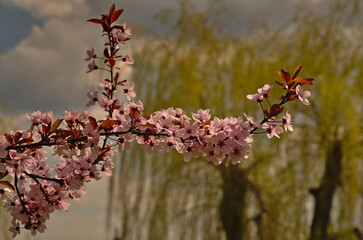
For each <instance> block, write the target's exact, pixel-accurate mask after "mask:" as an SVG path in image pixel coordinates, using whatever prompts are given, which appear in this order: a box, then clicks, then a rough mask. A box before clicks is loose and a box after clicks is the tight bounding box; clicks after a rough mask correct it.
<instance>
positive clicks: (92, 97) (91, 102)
mask: <svg viewBox="0 0 363 240" xmlns="http://www.w3.org/2000/svg"><path fill="white" fill-rule="evenodd" d="M87 97H88V98H89V99H90V100H89V101H88V103H87V104H86V106H87V107H89V106H91V105H94V104H95V103H96V102H97V101H98V91H94V92H93V93H92V92H88V93H87Z"/></svg>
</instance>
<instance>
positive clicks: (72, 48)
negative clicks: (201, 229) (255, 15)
mask: <svg viewBox="0 0 363 240" xmlns="http://www.w3.org/2000/svg"><path fill="white" fill-rule="evenodd" d="M102 45H103V41H102V39H101V38H100V29H99V26H96V25H94V24H90V23H87V22H86V21H85V19H83V18H82V19H73V20H60V19H51V20H48V21H47V22H45V24H44V26H43V27H39V26H33V28H32V30H31V33H30V35H29V36H28V37H27V38H26V39H24V40H23V41H21V42H20V43H19V44H18V45H17V46H16V47H15V48H14V49H12V50H10V51H9V52H7V53H5V54H3V55H1V56H0V78H1V79H2V81H1V87H0V94H1V97H2V99H3V100H4V101H5V102H6V103H7V104H9V105H10V107H12V108H15V110H18V111H19V110H27V111H31V110H36V109H38V108H40V109H41V110H43V111H45V110H48V109H47V108H46V107H48V108H55V109H60V108H70V107H78V106H80V105H82V106H83V105H84V104H85V103H86V102H87V97H86V95H85V92H86V82H87V81H86V78H89V76H87V75H86V73H85V72H86V70H87V62H86V61H84V59H85V57H86V50H87V49H89V48H90V47H91V46H94V47H95V48H96V49H97V46H102ZM81 95H82V96H81ZM81 101H83V102H82V104H81ZM49 110H50V109H49Z"/></svg>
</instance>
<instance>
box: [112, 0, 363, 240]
mask: <svg viewBox="0 0 363 240" xmlns="http://www.w3.org/2000/svg"><path fill="white" fill-rule="evenodd" d="M213 4H214V5H211V8H210V9H209V10H208V14H204V13H200V12H198V11H197V10H196V9H195V8H194V7H193V6H192V4H191V3H190V2H188V1H181V5H180V6H181V7H180V14H179V18H178V19H177V20H176V21H175V25H171V26H172V31H173V33H174V35H172V36H160V35H159V36H154V35H152V34H149V35H148V36H147V37H146V38H145V39H144V40H143V42H137V43H136V44H137V46H138V47H139V46H141V45H142V46H143V47H142V48H135V49H134V50H133V51H132V52H133V53H134V57H135V60H136V61H135V62H136V63H135V65H134V69H133V81H134V82H135V83H136V86H137V87H138V89H136V92H137V93H138V97H139V98H140V99H142V100H143V101H144V102H145V103H147V104H145V112H146V113H147V112H152V111H155V110H158V109H161V108H168V107H181V108H183V109H185V110H186V111H187V112H189V113H190V112H192V111H196V110H197V109H199V108H211V112H212V114H213V115H214V116H218V117H227V116H240V115H242V113H243V112H245V113H247V114H250V115H255V116H260V119H261V113H260V112H259V108H258V107H257V106H256V104H255V103H254V102H251V101H248V100H247V98H246V95H247V94H250V93H253V92H255V91H256V89H257V88H259V87H262V85H263V84H264V83H269V84H273V82H274V80H277V79H278V77H277V76H275V75H274V74H273V72H274V71H275V70H279V69H280V68H281V67H283V68H286V69H288V70H289V71H292V70H293V69H295V67H297V66H298V65H299V64H301V63H304V67H303V69H302V72H301V75H302V76H305V77H314V78H315V79H316V80H315V82H314V86H313V87H312V88H311V89H309V90H312V99H311V101H310V102H311V106H310V107H306V106H304V105H302V104H299V103H291V104H289V106H288V109H289V112H291V113H292V115H293V117H294V129H295V131H294V132H293V133H291V134H290V133H289V134H283V135H282V138H281V139H274V140H273V141H269V140H267V139H266V137H265V136H255V137H254V142H253V148H252V149H253V150H252V152H251V154H250V158H249V159H248V160H247V161H246V162H245V163H243V164H239V165H238V166H228V167H225V166H224V165H223V166H218V167H215V166H212V165H211V164H209V163H206V162H205V160H204V159H202V158H200V159H195V160H192V161H191V162H190V163H184V162H183V160H182V156H180V155H178V154H176V153H174V152H171V153H169V154H166V155H165V154H162V155H161V154H152V155H147V154H146V153H145V151H143V150H142V149H140V147H139V146H132V149H131V151H126V152H125V153H123V154H122V156H120V159H119V160H117V164H116V168H115V174H114V176H113V177H112V178H110V185H109V205H108V217H107V227H108V232H109V233H110V236H109V238H110V239H111V238H114V239H155V240H156V239H227V240H232V239H233V240H237V239H238V240H241V239H260V240H265V239H282V240H283V239H286V240H287V239H310V240H315V239H320V240H322V239H323V240H324V239H337V240H338V239H339V240H345V239H362V234H361V231H363V229H362V227H361V226H362V225H363V208H362V206H363V188H362V180H363V178H362V176H363V174H362V167H363V165H362V139H363V138H362V121H363V114H362V113H363V107H362V106H363V104H362V103H363V102H362V101H363V95H362V91H363V53H362V51H363V50H362V48H361V46H360V45H361V42H362V40H363V24H362V17H361V15H360V14H359V7H360V6H359V1H353V0H352V1H335V2H334V4H332V7H331V9H330V11H329V12H328V13H325V14H320V15H319V14H316V13H315V12H314V11H313V10H311V9H303V8H301V9H298V11H297V13H296V18H295V20H294V21H293V22H292V23H290V24H288V25H286V26H283V27H281V28H279V29H270V28H269V27H268V26H262V27H260V28H258V29H256V30H255V31H252V32H250V33H248V34H246V35H244V36H242V37H241V36H233V35H230V34H228V33H226V32H225V31H223V25H222V24H218V22H219V21H218V15H219V14H220V11H219V10H220V9H223V1H214V2H213ZM215 4H217V5H215ZM169 11H171V10H170V9H169V10H165V11H163V12H162V14H160V15H159V17H160V19H161V20H164V21H165V22H169V23H170V22H172V19H169V18H168V14H167V13H168V12H169ZM138 35H140V34H138ZM275 88H278V86H275ZM274 93H275V94H276V95H275V96H273V97H275V98H276V97H278V96H279V91H278V90H277V89H276V90H275V91H274Z"/></svg>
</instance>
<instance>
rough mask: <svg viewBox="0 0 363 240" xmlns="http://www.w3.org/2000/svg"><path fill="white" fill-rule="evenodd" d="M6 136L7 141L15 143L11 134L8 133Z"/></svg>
mask: <svg viewBox="0 0 363 240" xmlns="http://www.w3.org/2000/svg"><path fill="white" fill-rule="evenodd" d="M4 136H5V139H6V141H8V142H9V143H10V144H13V143H14V141H13V137H12V136H11V135H9V134H7V133H6V134H5V135H4Z"/></svg>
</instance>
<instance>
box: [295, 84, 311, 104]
mask: <svg viewBox="0 0 363 240" xmlns="http://www.w3.org/2000/svg"><path fill="white" fill-rule="evenodd" d="M296 94H297V96H298V98H299V100H300V101H301V102H302V103H303V104H305V105H309V100H308V97H310V92H309V91H305V90H304V89H303V88H302V87H301V86H300V85H299V86H297V87H296Z"/></svg>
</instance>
